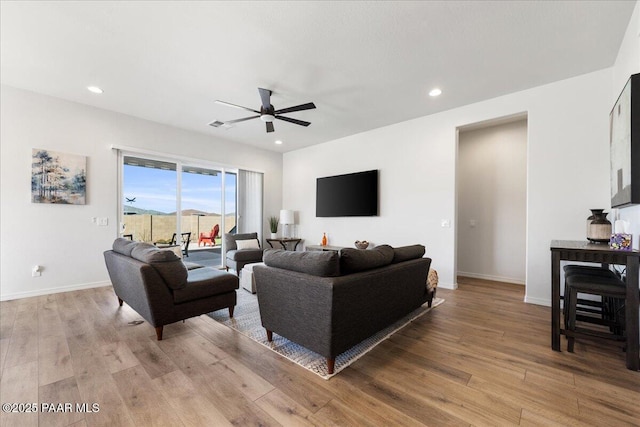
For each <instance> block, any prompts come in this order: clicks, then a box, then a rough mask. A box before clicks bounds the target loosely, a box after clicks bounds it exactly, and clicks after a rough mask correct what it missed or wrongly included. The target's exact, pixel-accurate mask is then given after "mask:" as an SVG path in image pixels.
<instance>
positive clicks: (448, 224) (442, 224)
mask: <svg viewBox="0 0 640 427" xmlns="http://www.w3.org/2000/svg"><path fill="white" fill-rule="evenodd" d="M440 227H442V228H449V227H451V221H449V220H448V219H443V220H442V221H441V222H440Z"/></svg>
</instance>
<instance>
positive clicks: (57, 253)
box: [0, 86, 282, 299]
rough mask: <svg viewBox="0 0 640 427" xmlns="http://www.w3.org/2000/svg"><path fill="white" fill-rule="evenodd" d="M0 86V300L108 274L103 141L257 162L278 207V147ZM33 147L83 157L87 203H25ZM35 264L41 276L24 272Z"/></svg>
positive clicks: (107, 177) (112, 191)
mask: <svg viewBox="0 0 640 427" xmlns="http://www.w3.org/2000/svg"><path fill="white" fill-rule="evenodd" d="M1 89H2V90H1V94H0V100H1V104H0V114H1V115H0V121H1V123H2V126H1V128H0V141H1V144H0V157H1V159H0V160H1V163H0V165H1V170H0V179H1V181H0V190H1V192H0V194H1V197H2V202H1V204H0V235H1V236H2V238H1V239H0V240H1V244H0V254H1V258H0V269H1V273H0V298H1V299H12V298H19V297H24V296H31V295H39V294H46V293H51V292H58V291H64V290H71V289H78V288H82V287H91V286H96V285H103V284H105V281H107V280H108V275H107V272H106V269H105V266H104V259H103V256H102V252H103V251H104V250H106V249H109V248H110V247H111V243H112V241H113V239H114V238H115V237H116V236H117V223H118V212H117V203H118V197H119V196H118V194H117V188H116V187H117V156H116V153H115V152H114V151H113V150H111V148H110V146H111V144H116V145H123V146H130V147H137V148H143V149H146V150H152V151H157V152H163V153H175V154H178V155H180V156H184V157H189V158H194V159H202V160H209V161H213V162H216V163H218V164H222V165H226V166H239V167H244V168H247V169H252V170H258V171H262V172H264V189H265V202H264V203H265V205H264V210H265V212H278V211H279V210H280V208H281V206H282V155H281V154H279V153H275V152H271V151H266V150H259V149H256V148H253V147H249V146H246V145H242V144H237V143H231V142H226V141H222V140H218V139H215V138H213V137H208V136H206V135H204V134H198V133H194V132H188V131H184V130H181V129H177V128H173V127H169V126H164V125H161V124H157V123H153V122H149V121H145V120H141V119H137V118H134V117H131V116H126V115H123V114H117V113H113V112H109V111H105V110H101V109H97V108H93V107H88V106H85V105H81V104H77V103H72V102H67V101H63V100H60V99H56V98H52V97H48V96H44V95H40V94H37V93H33V92H27V91H23V90H20V89H16V88H12V87H7V86H2V88H1ZM32 148H44V149H49V150H53V151H61V152H66V153H75V154H80V155H85V156H87V157H88V166H87V169H88V171H87V204H86V205H83V206H77V205H47V204H33V203H31V202H30V180H31V178H30V175H31V150H32ZM91 217H108V218H109V226H108V227H98V226H96V225H95V224H92V223H91V220H90V218H91ZM34 225H36V226H35V227H34ZM266 227H267V224H266V222H265V229H267V228H266ZM36 264H39V265H42V266H43V267H44V271H43V274H42V277H37V278H32V277H31V268H32V266H34V265H36Z"/></svg>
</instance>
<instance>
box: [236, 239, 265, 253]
mask: <svg viewBox="0 0 640 427" xmlns="http://www.w3.org/2000/svg"><path fill="white" fill-rule="evenodd" d="M236 246H237V247H238V250H241V249H260V243H259V242H258V239H249V240H236Z"/></svg>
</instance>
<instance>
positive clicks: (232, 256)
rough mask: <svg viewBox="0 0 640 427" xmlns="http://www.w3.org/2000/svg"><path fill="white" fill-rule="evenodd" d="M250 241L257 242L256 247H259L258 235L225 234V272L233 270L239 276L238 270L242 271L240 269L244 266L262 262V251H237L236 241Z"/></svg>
mask: <svg viewBox="0 0 640 427" xmlns="http://www.w3.org/2000/svg"><path fill="white" fill-rule="evenodd" d="M252 239H255V240H256V241H257V242H258V247H260V240H259V239H258V233H241V234H232V233H225V235H224V246H225V250H226V251H227V254H226V265H227V271H229V268H233V269H234V270H235V271H236V274H238V276H239V275H240V270H242V267H244V266H245V265H247V264H253V263H254V262H262V249H260V248H259V249H238V245H237V243H236V242H237V241H238V240H252Z"/></svg>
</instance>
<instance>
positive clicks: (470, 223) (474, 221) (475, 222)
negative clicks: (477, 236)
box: [469, 219, 478, 227]
mask: <svg viewBox="0 0 640 427" xmlns="http://www.w3.org/2000/svg"><path fill="white" fill-rule="evenodd" d="M469 225H470V226H471V227H475V226H476V225H478V221H476V220H475V219H470V220H469Z"/></svg>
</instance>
